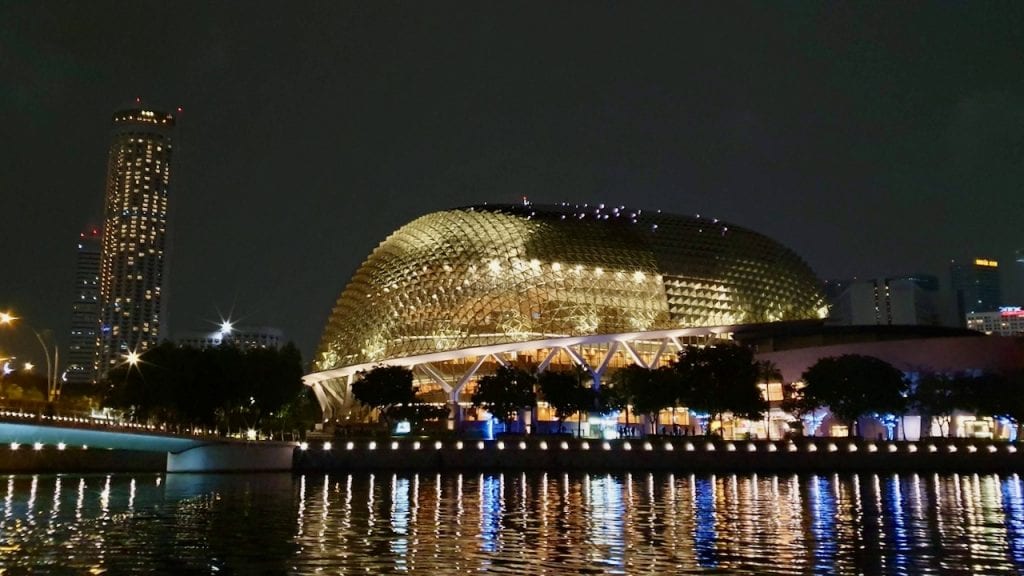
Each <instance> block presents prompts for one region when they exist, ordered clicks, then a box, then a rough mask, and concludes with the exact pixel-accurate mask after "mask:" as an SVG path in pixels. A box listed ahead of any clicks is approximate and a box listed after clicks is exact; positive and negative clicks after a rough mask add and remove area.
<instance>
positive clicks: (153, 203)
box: [97, 108, 175, 377]
mask: <svg viewBox="0 0 1024 576" xmlns="http://www.w3.org/2000/svg"><path fill="white" fill-rule="evenodd" d="M113 124H114V128H113V136H112V141H111V144H110V153H109V156H108V161H107V189H106V208H105V210H104V223H103V253H102V258H101V268H100V337H99V347H98V350H97V371H98V374H97V375H98V376H99V377H102V376H103V375H104V374H106V372H107V371H108V370H110V368H111V367H113V366H115V365H116V364H118V363H119V362H122V361H124V359H125V358H126V357H127V355H128V353H129V352H134V353H139V354H141V353H142V352H145V351H146V350H147V349H148V348H151V347H153V346H155V345H156V344H157V343H159V341H160V338H161V336H162V332H161V328H162V327H163V323H164V318H165V316H166V314H165V307H166V301H165V299H164V297H163V296H164V293H163V284H164V275H165V270H164V265H165V256H166V252H165V251H166V249H167V245H166V244H167V216H168V206H167V196H168V189H169V188H170V183H171V151H172V149H173V141H172V140H173V134H174V125H175V119H174V116H172V115H171V114H167V113H164V112H158V111H156V110H150V109H143V108H134V109H129V110H122V111H120V112H117V113H116V114H114V119H113Z"/></svg>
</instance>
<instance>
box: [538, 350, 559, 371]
mask: <svg viewBox="0 0 1024 576" xmlns="http://www.w3.org/2000/svg"><path fill="white" fill-rule="evenodd" d="M555 356H558V348H556V347H552V348H551V350H549V351H548V355H547V356H546V357H545V358H544V361H543V362H541V363H540V366H537V372H543V371H545V370H547V369H548V366H550V365H551V361H552V360H554V359H555Z"/></svg>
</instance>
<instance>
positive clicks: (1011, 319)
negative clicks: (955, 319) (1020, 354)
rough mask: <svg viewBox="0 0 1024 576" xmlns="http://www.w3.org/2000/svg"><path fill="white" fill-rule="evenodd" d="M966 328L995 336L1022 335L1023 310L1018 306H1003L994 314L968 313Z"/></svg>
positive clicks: (1023, 323) (1023, 330)
mask: <svg viewBox="0 0 1024 576" xmlns="http://www.w3.org/2000/svg"><path fill="white" fill-rule="evenodd" d="M967 327H968V328H970V329H971V330H977V331H978V332H984V333H985V334H995V335H997V336H1020V335H1021V334H1024V310H1021V308H1020V306H1003V307H1001V308H1000V309H999V310H997V311H995V312H970V313H968V314H967Z"/></svg>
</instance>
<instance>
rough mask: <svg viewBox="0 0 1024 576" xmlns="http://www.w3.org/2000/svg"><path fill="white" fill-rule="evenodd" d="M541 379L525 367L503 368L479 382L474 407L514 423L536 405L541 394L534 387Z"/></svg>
mask: <svg viewBox="0 0 1024 576" xmlns="http://www.w3.org/2000/svg"><path fill="white" fill-rule="evenodd" d="M536 383H537V378H536V376H534V375H533V374H532V373H531V372H528V371H526V370H523V369H521V368H512V367H509V366H500V367H498V371H497V372H495V373H494V374H492V375H487V376H484V377H482V378H480V380H479V381H478V382H477V385H476V390H475V391H474V392H473V396H472V401H473V406H476V407H483V408H484V409H485V410H487V411H488V412H490V413H491V414H493V415H494V417H495V418H497V419H498V420H501V421H502V422H505V423H508V422H511V421H512V420H513V418H514V416H515V414H516V412H518V411H519V410H522V409H525V408H529V407H531V406H534V405H535V404H536V402H537V394H536V392H534V390H533V387H534V385H535V384H536Z"/></svg>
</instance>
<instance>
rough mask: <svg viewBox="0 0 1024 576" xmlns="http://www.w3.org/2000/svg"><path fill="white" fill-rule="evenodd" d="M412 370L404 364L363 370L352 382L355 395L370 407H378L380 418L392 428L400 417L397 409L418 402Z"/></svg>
mask: <svg viewBox="0 0 1024 576" xmlns="http://www.w3.org/2000/svg"><path fill="white" fill-rule="evenodd" d="M412 381H413V375H412V370H409V369H408V368H405V367H402V366H375V367H374V368H373V369H372V370H370V371H369V372H360V373H359V378H358V379H357V380H356V381H355V382H353V383H352V395H353V396H354V397H355V399H356V400H357V401H358V402H359V403H360V404H363V405H365V406H367V407H369V408H371V409H374V410H377V414H378V420H380V421H383V422H384V423H385V424H387V426H388V427H389V428H390V427H391V422H392V420H394V418H396V417H397V416H398V414H397V412H398V408H399V407H401V406H405V405H409V404H413V403H415V402H416V389H415V387H414V386H413V383H412Z"/></svg>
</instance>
